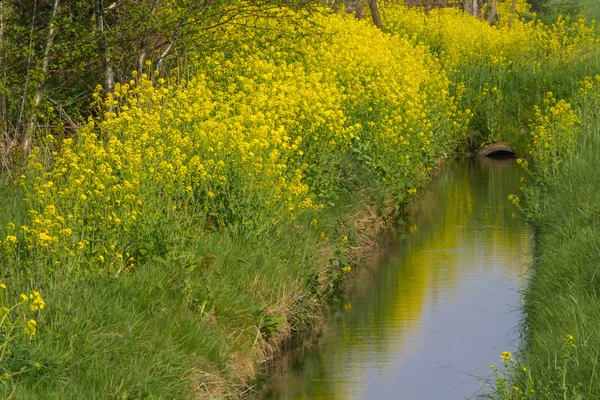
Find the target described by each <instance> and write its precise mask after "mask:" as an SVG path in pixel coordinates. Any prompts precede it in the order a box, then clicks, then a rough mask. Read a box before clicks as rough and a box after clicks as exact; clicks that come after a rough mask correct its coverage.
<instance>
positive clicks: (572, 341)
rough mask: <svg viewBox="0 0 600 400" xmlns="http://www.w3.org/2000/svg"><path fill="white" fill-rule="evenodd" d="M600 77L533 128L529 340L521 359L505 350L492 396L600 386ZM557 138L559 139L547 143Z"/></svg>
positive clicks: (592, 392)
mask: <svg viewBox="0 0 600 400" xmlns="http://www.w3.org/2000/svg"><path fill="white" fill-rule="evenodd" d="M599 84H600V77H597V78H596V79H595V80H589V81H587V82H585V83H583V84H582V90H581V93H580V96H579V97H578V98H577V99H574V102H573V110H571V109H570V105H568V104H566V103H564V104H562V105H557V106H555V107H552V108H550V109H549V110H548V114H541V119H540V120H539V125H538V127H537V128H536V129H535V130H534V135H535V141H534V142H535V143H538V146H537V147H534V148H533V149H532V154H533V156H532V157H533V160H534V161H535V163H536V169H535V170H533V172H532V179H533V181H532V183H530V184H529V185H528V186H527V187H526V189H525V191H524V194H523V199H524V201H523V203H524V211H525V212H526V215H527V216H528V218H529V220H530V223H531V224H532V226H533V227H534V229H535V250H534V262H533V265H532V267H531V268H532V269H531V273H530V277H529V282H528V285H527V288H526V291H525V302H524V311H525V320H524V321H523V328H524V338H525V345H524V348H523V349H522V350H521V351H520V352H519V354H518V357H517V360H516V362H515V361H514V360H513V359H512V357H511V356H510V355H509V354H507V355H505V357H504V358H503V363H504V367H503V368H501V369H500V372H498V373H497V383H498V384H497V387H496V390H495V392H494V394H493V395H492V396H490V397H491V398H498V399H549V398H551V399H555V398H556V399H558V398H561V399H563V398H567V399H577V398H595V397H596V396H597V394H598V393H600V382H598V379H597V376H598V372H597V368H598V363H599V361H600V357H599V356H600V354H599V352H598V348H599V346H600V341H599V340H600V339H599V338H600V330H599V326H600V324H599V322H600V312H599V311H600V302H599V300H598V296H597V290H598V289H597V287H598V262H599V257H600V251H599V249H600V248H599V243H598V238H599V233H600V232H599V229H600V228H599V226H598V223H597V213H598V204H600V203H599V201H600V199H599V198H598V189H599V188H600V179H598V174H597V171H598V168H599V167H600V157H599V153H598V151H599V150H600V140H599V137H600V136H599V134H600V120H599V117H598V116H599V111H600V101H599V100H600V90H599V89H600V86H599ZM541 133H544V135H541ZM549 138H551V139H549ZM550 140H551V141H552V142H554V143H550V144H549V145H548V146H546V143H549V141H550Z"/></svg>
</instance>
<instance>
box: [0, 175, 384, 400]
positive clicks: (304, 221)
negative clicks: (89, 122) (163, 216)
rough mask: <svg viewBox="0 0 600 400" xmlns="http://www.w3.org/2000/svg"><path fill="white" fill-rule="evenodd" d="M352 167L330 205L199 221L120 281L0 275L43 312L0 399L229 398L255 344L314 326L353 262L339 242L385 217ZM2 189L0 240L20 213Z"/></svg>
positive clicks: (249, 366)
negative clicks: (257, 226) (33, 292)
mask: <svg viewBox="0 0 600 400" xmlns="http://www.w3.org/2000/svg"><path fill="white" fill-rule="evenodd" d="M348 170H352V168H351V167H350V166H348ZM360 174H361V173H360V172H358V173H357V175H356V176H355V177H354V179H350V180H349V181H347V183H348V184H349V185H350V187H348V188H347V190H345V191H342V192H340V198H339V199H338V203H337V204H336V207H331V208H328V209H327V210H326V211H321V212H319V213H318V214H312V213H309V212H307V213H305V214H303V215H302V216H301V217H300V218H299V219H298V220H293V221H289V222H288V223H286V224H285V225H284V226H283V227H280V228H279V229H278V230H272V231H271V232H270V233H269V235H267V236H260V238H259V237H258V236H256V235H250V236H248V237H245V236H242V235H240V234H238V233H233V232H231V231H229V230H228V229H221V228H220V227H215V228H214V229H213V232H212V233H207V232H206V231H202V232H201V231H200V230H203V229H206V227H199V228H198V229H199V231H198V232H187V235H182V236H181V240H180V241H179V242H178V243H172V246H171V248H170V250H169V251H168V253H167V254H166V255H165V256H164V257H153V258H150V259H148V260H146V261H145V262H144V263H143V264H141V265H140V266H139V267H137V268H136V269H135V270H133V271H130V272H128V273H123V274H121V275H119V276H115V275H113V274H104V275H103V274H89V273H88V274H85V273H81V272H80V271H78V270H77V269H76V268H66V267H67V266H65V268H64V269H61V270H58V269H57V270H56V271H53V270H46V269H44V270H38V271H37V272H36V273H35V274H31V272H30V270H29V269H28V268H27V267H26V266H23V268H13V269H11V270H10V271H5V274H4V277H3V279H2V281H4V282H6V283H7V286H8V288H7V289H6V290H5V292H4V294H8V296H9V297H10V298H17V297H18V295H19V293H20V292H21V291H25V292H27V291H28V290H30V289H39V290H40V291H41V292H42V294H43V296H44V298H45V300H46V302H47V307H46V308H45V309H44V310H43V311H42V312H40V314H39V318H38V317H36V318H37V319H38V324H39V325H38V327H39V330H38V334H37V335H36V336H35V337H34V338H33V339H32V341H31V342H29V340H30V339H28V338H25V337H20V338H18V339H16V343H10V348H11V349H13V350H14V354H13V356H12V357H10V358H9V359H8V360H5V362H4V363H3V364H2V365H0V368H2V369H3V370H4V371H12V373H14V371H21V370H24V371H25V372H24V375H23V376H22V377H21V376H19V375H14V376H11V377H10V378H8V379H3V380H1V381H0V398H7V397H8V396H9V395H10V393H12V391H13V390H14V395H13V397H12V398H14V399H32V398H36V399H51V398H52V399H54V398H60V399H83V398H85V399H193V398H198V397H201V398H204V397H208V398H212V397H221V396H236V394H238V391H239V390H240V389H241V388H242V387H243V386H244V385H246V384H247V382H248V378H252V377H254V376H255V375H256V373H257V372H258V368H260V366H259V364H258V362H259V361H260V360H262V359H264V358H265V357H266V356H268V354H267V355H265V354H262V353H260V352H259V351H258V349H259V348H271V349H272V350H273V352H276V351H277V348H278V347H279V345H280V343H281V341H282V340H289V339H290V338H291V337H292V335H293V334H294V333H295V332H298V331H303V330H306V329H307V328H309V327H310V326H311V324H313V323H314V322H315V318H316V317H315V316H316V315H317V314H316V313H315V311H316V310H317V309H318V307H320V306H321V305H322V304H323V303H324V302H325V301H327V300H328V299H330V298H331V297H332V296H334V295H335V294H336V293H337V291H338V287H339V285H340V284H341V283H342V281H343V278H344V276H345V274H346V273H345V272H344V271H342V268H343V267H344V266H346V265H348V264H353V263H355V262H356V261H357V259H356V258H353V257H352V256H351V255H350V253H348V252H347V250H348V249H349V247H350V246H353V247H359V246H361V244H363V239H365V238H371V237H372V235H374V234H376V232H377V227H381V226H382V224H381V222H382V221H383V220H384V219H386V218H387V217H386V215H387V214H386V213H387V207H386V206H385V202H384V201H383V200H384V199H385V197H386V195H385V193H384V192H383V190H382V189H380V188H378V187H375V186H373V184H372V182H373V181H374V180H373V179H371V178H369V177H368V176H366V175H365V176H363V177H362V178H361V177H359V175H360ZM352 181H353V182H354V183H353V184H352V183H351V182H352ZM369 182H370V184H371V186H370V188H369V189H367V188H368V186H366V185H367V184H368V183H369ZM353 185H356V186H353ZM359 186H360V187H362V190H356V189H357V188H358V187H359ZM0 191H1V192H0V195H1V196H0V199H1V201H2V204H1V206H2V208H1V209H2V210H3V213H2V214H0V223H2V225H0V237H3V235H5V234H6V233H3V231H4V227H5V223H7V222H8V221H11V220H12V221H15V220H18V218H20V217H19V216H22V215H23V214H24V213H25V210H23V209H22V204H23V203H22V202H20V201H19V196H18V193H19V190H18V189H17V188H15V187H12V186H3V187H1V188H0ZM377 210H378V211H377ZM375 211H377V212H375ZM313 218H318V221H317V223H316V224H315V223H311V220H313ZM200 235H202V240H197V237H199V236H200ZM344 236H347V237H348V240H343V237H344ZM265 237H266V238H267V239H265ZM352 254H354V257H356V253H355V252H354V253H352ZM65 270H68V271H71V273H72V274H71V275H70V276H69V275H66V274H65V273H64V271H65ZM14 282H21V283H26V285H27V287H23V286H22V285H21V286H20V287H18V288H14V287H12V286H11V283H14ZM50 326H52V327H53V328H52V329H48V328H47V327H50ZM42 339H43V340H42ZM265 342H267V343H270V345H269V346H263V345H262V344H263V343H265ZM35 363H38V364H39V366H40V367H39V368H37V367H36V366H35V365H36V364H35ZM21 378H24V379H21Z"/></svg>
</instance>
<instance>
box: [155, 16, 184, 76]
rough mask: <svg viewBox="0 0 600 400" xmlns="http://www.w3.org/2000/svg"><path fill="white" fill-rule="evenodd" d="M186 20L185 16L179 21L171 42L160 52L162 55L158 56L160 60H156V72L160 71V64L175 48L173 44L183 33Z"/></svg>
mask: <svg viewBox="0 0 600 400" xmlns="http://www.w3.org/2000/svg"><path fill="white" fill-rule="evenodd" d="M187 19H188V17H187V16H186V17H183V18H182V19H181V21H180V22H179V25H178V26H177V29H176V30H175V33H173V36H172V37H171V41H170V42H169V44H168V45H167V47H166V48H165V50H164V51H163V52H162V54H161V55H160V58H159V59H158V62H157V63H156V69H157V70H158V69H160V67H161V66H162V63H163V62H164V61H165V59H166V58H167V57H168V56H169V53H171V50H173V46H175V42H177V39H179V36H181V32H182V31H183V27H184V26H185V22H186V21H187Z"/></svg>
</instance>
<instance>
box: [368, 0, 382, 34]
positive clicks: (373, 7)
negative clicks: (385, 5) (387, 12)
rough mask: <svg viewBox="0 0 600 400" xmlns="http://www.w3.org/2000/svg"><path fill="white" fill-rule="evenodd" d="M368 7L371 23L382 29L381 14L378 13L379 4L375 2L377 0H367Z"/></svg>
mask: <svg viewBox="0 0 600 400" xmlns="http://www.w3.org/2000/svg"><path fill="white" fill-rule="evenodd" d="M369 8H370V9H371V17H372V18H373V23H374V24H375V26H376V27H378V28H379V29H383V24H382V23H381V15H380V14H379V5H378V4H377V0H369Z"/></svg>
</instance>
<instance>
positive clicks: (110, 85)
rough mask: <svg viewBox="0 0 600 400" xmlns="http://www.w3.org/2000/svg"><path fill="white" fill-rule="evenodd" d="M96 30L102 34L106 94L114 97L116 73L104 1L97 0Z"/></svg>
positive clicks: (100, 43)
mask: <svg viewBox="0 0 600 400" xmlns="http://www.w3.org/2000/svg"><path fill="white" fill-rule="evenodd" d="M96 28H97V29H98V32H99V33H100V39H99V40H98V50H99V53H100V57H102V69H103V71H104V92H105V93H106V94H109V95H112V93H113V91H114V88H115V73H114V71H113V67H112V60H111V58H110V54H109V49H108V44H107V42H106V26H105V23H104V1H103V0H96Z"/></svg>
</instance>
